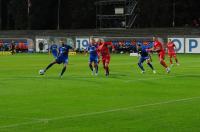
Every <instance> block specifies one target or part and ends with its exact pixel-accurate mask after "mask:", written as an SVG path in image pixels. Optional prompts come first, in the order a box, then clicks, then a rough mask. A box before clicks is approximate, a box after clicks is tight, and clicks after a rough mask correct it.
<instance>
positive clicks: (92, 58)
mask: <svg viewBox="0 0 200 132" xmlns="http://www.w3.org/2000/svg"><path fill="white" fill-rule="evenodd" d="M89 62H90V63H92V62H94V63H98V56H95V57H90V59H89Z"/></svg>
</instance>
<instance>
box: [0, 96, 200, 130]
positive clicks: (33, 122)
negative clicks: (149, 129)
mask: <svg viewBox="0 0 200 132" xmlns="http://www.w3.org/2000/svg"><path fill="white" fill-rule="evenodd" d="M194 99H200V96H199V97H191V98H183V99H177V100H169V101H164V102H158V103H150V104H143V105H137V106H130V107H125V108H117V109H112V110H105V111H99V112H91V113H83V114H77V115H72V116H61V117H55V118H51V119H41V120H38V121H30V122H23V123H18V124H12V125H7V126H0V129H5V128H15V127H19V126H24V125H33V124H38V123H48V122H49V121H55V120H61V119H68V118H77V117H84V116H92V115H100V114H105V113H111V112H117V111H125V110H129V109H139V108H144V107H148V106H157V105H163V104H171V103H177V102H186V101H191V100H194Z"/></svg>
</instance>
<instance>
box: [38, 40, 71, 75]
mask: <svg viewBox="0 0 200 132" xmlns="http://www.w3.org/2000/svg"><path fill="white" fill-rule="evenodd" d="M69 49H72V47H71V46H69V45H66V44H64V43H63V42H62V46H61V47H59V49H58V51H59V52H58V56H57V58H56V59H55V60H54V61H53V62H52V63H50V64H49V65H48V66H47V67H46V68H45V69H44V71H43V74H44V73H45V72H46V71H47V70H48V69H49V68H50V67H52V66H53V65H54V64H61V63H63V69H62V72H61V73H60V75H59V77H60V78H62V76H63V74H64V72H65V71H66V68H67V64H68V53H69ZM43 74H41V75H43Z"/></svg>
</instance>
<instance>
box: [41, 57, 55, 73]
mask: <svg viewBox="0 0 200 132" xmlns="http://www.w3.org/2000/svg"><path fill="white" fill-rule="evenodd" d="M56 63H57V61H56V60H55V61H53V62H51V63H50V64H49V65H48V66H47V67H46V68H45V69H44V72H46V71H47V70H48V69H49V68H51V67H52V66H53V65H54V64H56Z"/></svg>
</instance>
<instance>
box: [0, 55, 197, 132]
mask: <svg viewBox="0 0 200 132" xmlns="http://www.w3.org/2000/svg"><path fill="white" fill-rule="evenodd" d="M178 59H179V61H180V66H176V65H174V66H173V67H172V69H171V73H170V74H167V73H166V72H165V69H164V68H162V67H161V65H160V64H159V62H158V58H157V56H156V55H153V65H154V67H155V69H156V71H157V73H156V74H153V73H152V71H151V70H150V68H149V67H147V65H146V64H145V63H144V67H145V69H146V73H145V74H141V73H140V70H139V68H138V66H137V61H138V58H137V57H130V56H129V55H128V54H127V55H112V57H111V63H110V76H109V77H105V75H104V71H103V68H102V64H101V63H100V67H99V75H98V76H92V75H91V71H90V70H89V67H88V56H84V55H77V56H70V58H69V65H68V68H67V71H66V72H65V74H64V76H63V78H62V79H60V78H59V77H58V75H59V73H60V71H61V70H62V65H54V66H53V67H52V68H51V69H49V71H47V73H46V74H45V75H44V76H40V75H39V74H38V71H39V70H40V69H42V68H45V67H46V66H47V65H48V64H49V63H50V62H51V61H52V60H53V57H52V56H49V55H46V54H17V55H14V56H0V132H199V131H200V127H199V124H200V54H195V55H192V54H182V55H178ZM166 61H167V63H168V64H169V60H168V58H166Z"/></svg>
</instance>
